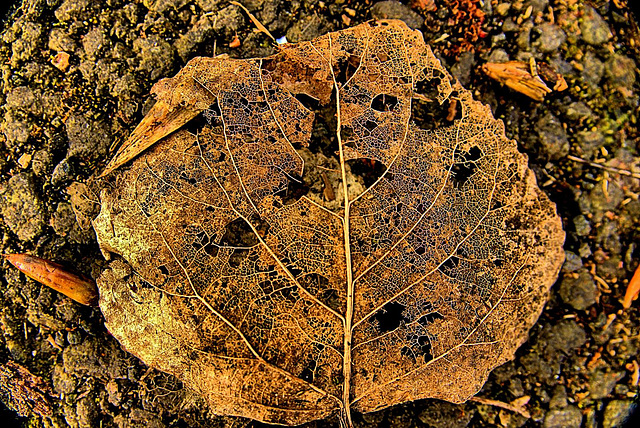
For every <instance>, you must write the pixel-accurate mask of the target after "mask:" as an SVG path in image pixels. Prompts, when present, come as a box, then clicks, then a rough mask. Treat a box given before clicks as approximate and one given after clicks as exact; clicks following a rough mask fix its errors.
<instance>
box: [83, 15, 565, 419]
mask: <svg viewBox="0 0 640 428" xmlns="http://www.w3.org/2000/svg"><path fill="white" fill-rule="evenodd" d="M154 91H155V93H156V94H157V97H158V102H157V103H156V106H157V107H154V110H152V111H151V112H150V113H149V114H148V116H147V118H146V119H145V120H144V121H143V123H142V124H141V125H140V126H139V127H138V129H137V130H136V131H135V132H134V137H132V138H133V139H134V140H135V141H130V142H129V143H128V148H126V149H124V150H123V151H124V152H127V154H126V156H127V157H128V158H127V159H126V160H125V161H124V162H126V161H127V160H128V159H130V158H131V157H132V155H131V153H132V149H131V147H134V148H135V147H138V148H137V149H135V150H133V152H135V154H137V153H138V152H141V151H142V154H140V155H139V156H138V157H136V158H135V160H134V161H133V162H131V164H130V166H128V167H127V168H124V169H123V168H120V169H118V170H117V171H116V173H115V174H114V176H115V178H113V183H112V185H111V186H109V187H107V189H106V190H104V191H103V192H102V195H101V200H102V207H101V213H100V215H99V217H98V218H97V219H96V220H95V222H94V226H95V229H96V231H97V235H98V239H99V242H100V245H101V247H102V249H103V251H104V252H105V253H115V254H117V255H118V256H114V261H112V263H111V268H110V269H109V270H107V271H106V272H105V273H104V274H103V275H102V277H101V278H100V279H99V281H98V285H99V287H100V306H101V308H102V310H103V312H104V315H105V318H106V322H107V327H108V329H109V330H110V331H111V332H112V333H113V335H114V336H115V337H116V338H117V339H118V340H119V341H120V342H121V343H122V344H123V345H124V346H125V347H126V348H127V349H128V350H129V351H130V352H132V353H134V354H135V355H137V356H138V357H140V358H141V359H142V360H143V361H144V362H145V363H147V364H149V365H151V366H153V367H157V368H159V369H161V370H164V371H166V372H169V373H172V374H174V375H176V376H177V377H178V378H180V379H181V380H182V381H184V382H185V384H186V385H188V386H189V387H190V388H193V389H194V390H196V391H198V392H200V393H201V394H202V395H203V396H204V397H205V399H206V400H207V401H208V403H209V405H210V406H211V408H212V410H213V411H214V412H215V413H218V414H226V415H237V416H244V417H248V418H253V419H257V420H261V421H266V422H271V423H279V424H290V425H293V424H300V423H304V422H308V421H312V420H315V419H321V418H326V417H329V416H332V415H339V417H340V420H341V422H342V423H343V425H350V424H351V412H354V411H355V412H371V411H374V410H378V409H382V408H385V407H388V406H392V405H395V404H398V403H403V402H406V401H411V400H417V399H421V398H427V397H433V398H439V399H443V400H447V401H451V402H463V401H465V400H467V399H468V398H470V397H471V396H473V395H474V394H475V393H476V392H477V391H478V390H479V389H480V387H481V386H482V385H483V383H484V382H485V380H486V379H487V376H488V374H489V372H490V371H491V370H492V369H493V368H495V367H496V366H497V365H500V364H502V363H504V362H505V361H508V360H510V359H512V358H513V355H514V352H515V350H516V349H517V348H518V346H520V345H521V344H522V343H523V342H524V341H525V340H526V337H527V331H528V330H529V328H530V327H531V326H532V325H533V324H534V323H535V321H536V320H537V318H538V316H539V314H540V312H541V310H542V307H543V305H544V303H545V301H546V299H547V293H548V289H549V287H550V286H551V285H552V283H553V282H554V280H555V278H556V276H557V273H558V270H559V268H560V265H561V263H562V261H563V259H564V253H563V251H562V244H563V241H564V233H563V231H562V228H561V222H560V219H559V217H558V216H557V214H556V212H555V206H554V205H553V203H551V202H550V201H549V199H548V198H547V197H546V196H545V195H544V194H543V193H542V191H541V190H540V189H539V188H538V187H537V185H536V182H535V178H534V175H533V173H532V172H531V171H530V170H529V169H528V167H527V159H526V157H525V156H524V155H522V154H520V153H519V152H518V151H517V148H516V143H515V141H512V140H509V139H507V138H506V137H505V134H504V126H503V124H502V122H501V121H497V120H495V119H494V118H493V116H492V114H491V111H490V109H489V108H488V107H487V106H484V105H482V104H481V103H479V102H476V101H474V100H473V99H472V97H471V94H470V93H469V92H468V91H466V90H465V89H463V88H462V87H461V86H460V85H459V84H457V83H453V81H452V78H451V77H450V75H449V74H448V73H447V71H446V70H445V69H444V68H443V67H442V65H441V64H440V62H439V61H438V60H437V59H436V58H435V56H434V55H433V53H432V52H431V49H430V48H429V47H428V46H426V45H425V43H424V40H423V38H422V35H421V34H420V33H419V32H417V31H412V30H410V29H409V28H407V27H406V26H405V25H404V24H403V23H401V22H399V21H382V22H378V23H367V24H363V25H360V26H357V27H354V28H351V29H348V30H344V31H340V32H336V33H330V34H327V35H325V36H322V37H320V38H318V39H315V40H313V41H310V42H303V43H299V44H295V45H285V46H284V47H283V48H282V49H281V51H280V52H279V53H277V54H276V55H274V56H272V57H268V58H264V59H251V60H235V59H230V58H227V57H217V58H196V59H194V60H192V61H191V62H190V63H189V64H188V65H187V66H186V67H185V68H184V69H183V70H182V71H181V72H180V73H178V75H176V76H175V77H174V78H171V79H165V80H163V81H161V82H160V83H158V84H157V85H156V87H155V88H154ZM451 100H455V101H456V103H457V104H456V105H454V108H457V110H452V109H451V108H449V109H448V108H447V105H448V104H449V103H450V101H451ZM456 106H457V107H456ZM198 112H202V114H201V118H202V117H203V118H205V119H206V122H205V121H204V119H202V120H200V125H198V126H196V125H197V123H195V124H194V122H193V121H192V122H191V123H190V125H188V126H187V128H186V129H184V128H183V129H179V130H177V131H175V132H173V133H171V132H172V131H173V130H174V129H176V128H177V127H179V125H181V124H182V123H184V122H186V121H188V120H190V119H191V118H193V117H194V115H195V114H197V113H198ZM456 112H457V118H456V119H455V120H453V121H449V122H447V121H446V120H444V119H442V118H444V117H447V116H449V117H451V116H452V113H456ZM149 118H151V119H149ZM176 118H178V119H176ZM165 120H174V123H172V124H167V123H164V122H163V121H165ZM176 120H178V122H175V121H176ZM180 121H181V122H180ZM196 122H197V120H196ZM158 129H161V130H162V131H158ZM167 134H168V135H167ZM145 135H147V136H149V135H151V137H145ZM141 136H142V137H141ZM163 137H164V138H163ZM151 139H152V140H153V141H151V142H150V140H151ZM154 141H158V142H157V143H156V144H154V145H153V146H152V147H151V148H149V149H146V147H147V146H149V145H150V144H152V143H153V142H154ZM140 144H142V147H143V148H142V149H140V148H139V147H140ZM135 154H134V155H135ZM114 162H115V163H119V164H122V163H123V161H122V157H121V156H119V155H118V156H116V159H115V160H114V161H112V164H113V163H114ZM321 176H322V177H323V178H320V177H321ZM329 182H334V183H335V186H334V189H332V191H334V193H335V194H333V193H332V196H333V197H334V198H335V199H334V200H330V199H331V198H327V197H326V195H327V192H323V186H324V187H326V186H327V184H330V183H329ZM323 195H325V196H323Z"/></svg>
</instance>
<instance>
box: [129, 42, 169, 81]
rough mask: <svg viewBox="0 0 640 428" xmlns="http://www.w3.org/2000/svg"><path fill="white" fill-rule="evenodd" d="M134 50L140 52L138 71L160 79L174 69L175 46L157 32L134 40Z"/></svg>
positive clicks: (151, 77) (151, 78)
mask: <svg viewBox="0 0 640 428" xmlns="http://www.w3.org/2000/svg"><path fill="white" fill-rule="evenodd" d="M133 50H134V51H135V52H136V53H137V54H138V57H139V61H140V63H139V66H138V71H140V72H142V73H145V74H146V75H147V76H149V79H150V80H153V81H155V80H158V79H159V78H160V77H163V76H167V75H169V73H170V72H171V71H172V70H173V63H174V59H173V58H174V52H173V51H174V48H173V47H172V46H171V45H170V44H169V43H168V42H166V41H165V40H164V39H163V38H161V37H160V36H158V35H157V34H152V35H150V36H149V37H146V38H142V37H141V38H139V39H136V40H135V41H134V42H133Z"/></svg>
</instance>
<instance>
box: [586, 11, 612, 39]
mask: <svg viewBox="0 0 640 428" xmlns="http://www.w3.org/2000/svg"><path fill="white" fill-rule="evenodd" d="M580 32H581V33H582V39H583V40H584V41H585V42H587V43H589V44H590V45H600V44H602V43H605V42H607V41H608V40H609V39H610V38H611V31H610V30H609V26H608V25H607V23H606V22H605V20H604V19H602V17H601V16H600V15H599V14H598V12H596V10H595V9H594V8H592V7H591V6H585V7H584V9H583V12H582V20H581V21H580Z"/></svg>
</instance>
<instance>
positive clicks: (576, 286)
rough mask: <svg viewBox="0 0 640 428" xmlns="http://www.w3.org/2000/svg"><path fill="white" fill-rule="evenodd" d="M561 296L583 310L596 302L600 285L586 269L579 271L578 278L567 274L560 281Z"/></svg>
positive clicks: (566, 301)
mask: <svg viewBox="0 0 640 428" xmlns="http://www.w3.org/2000/svg"><path fill="white" fill-rule="evenodd" d="M559 293H560V297H561V298H562V300H563V301H564V302H565V303H566V304H568V305H570V306H571V307H573V308H574V309H576V310H578V311H583V310H585V309H587V308H588V307H589V306H591V305H593V304H594V303H596V296H597V293H598V287H597V286H596V283H595V281H594V280H593V277H592V276H591V274H590V273H589V272H587V270H586V269H582V270H580V271H579V272H578V276H577V278H573V276H571V275H567V276H565V277H564V278H563V279H562V282H561V283H560V290H559Z"/></svg>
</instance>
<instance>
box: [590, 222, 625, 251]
mask: <svg viewBox="0 0 640 428" xmlns="http://www.w3.org/2000/svg"><path fill="white" fill-rule="evenodd" d="M596 242H597V243H599V244H600V245H601V246H602V248H603V249H604V250H605V251H609V252H610V253H613V254H620V253H621V252H622V243H621V242H620V231H619V227H618V223H617V222H615V221H610V220H608V219H604V221H603V222H602V224H600V225H599V226H598V230H597V233H596Z"/></svg>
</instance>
